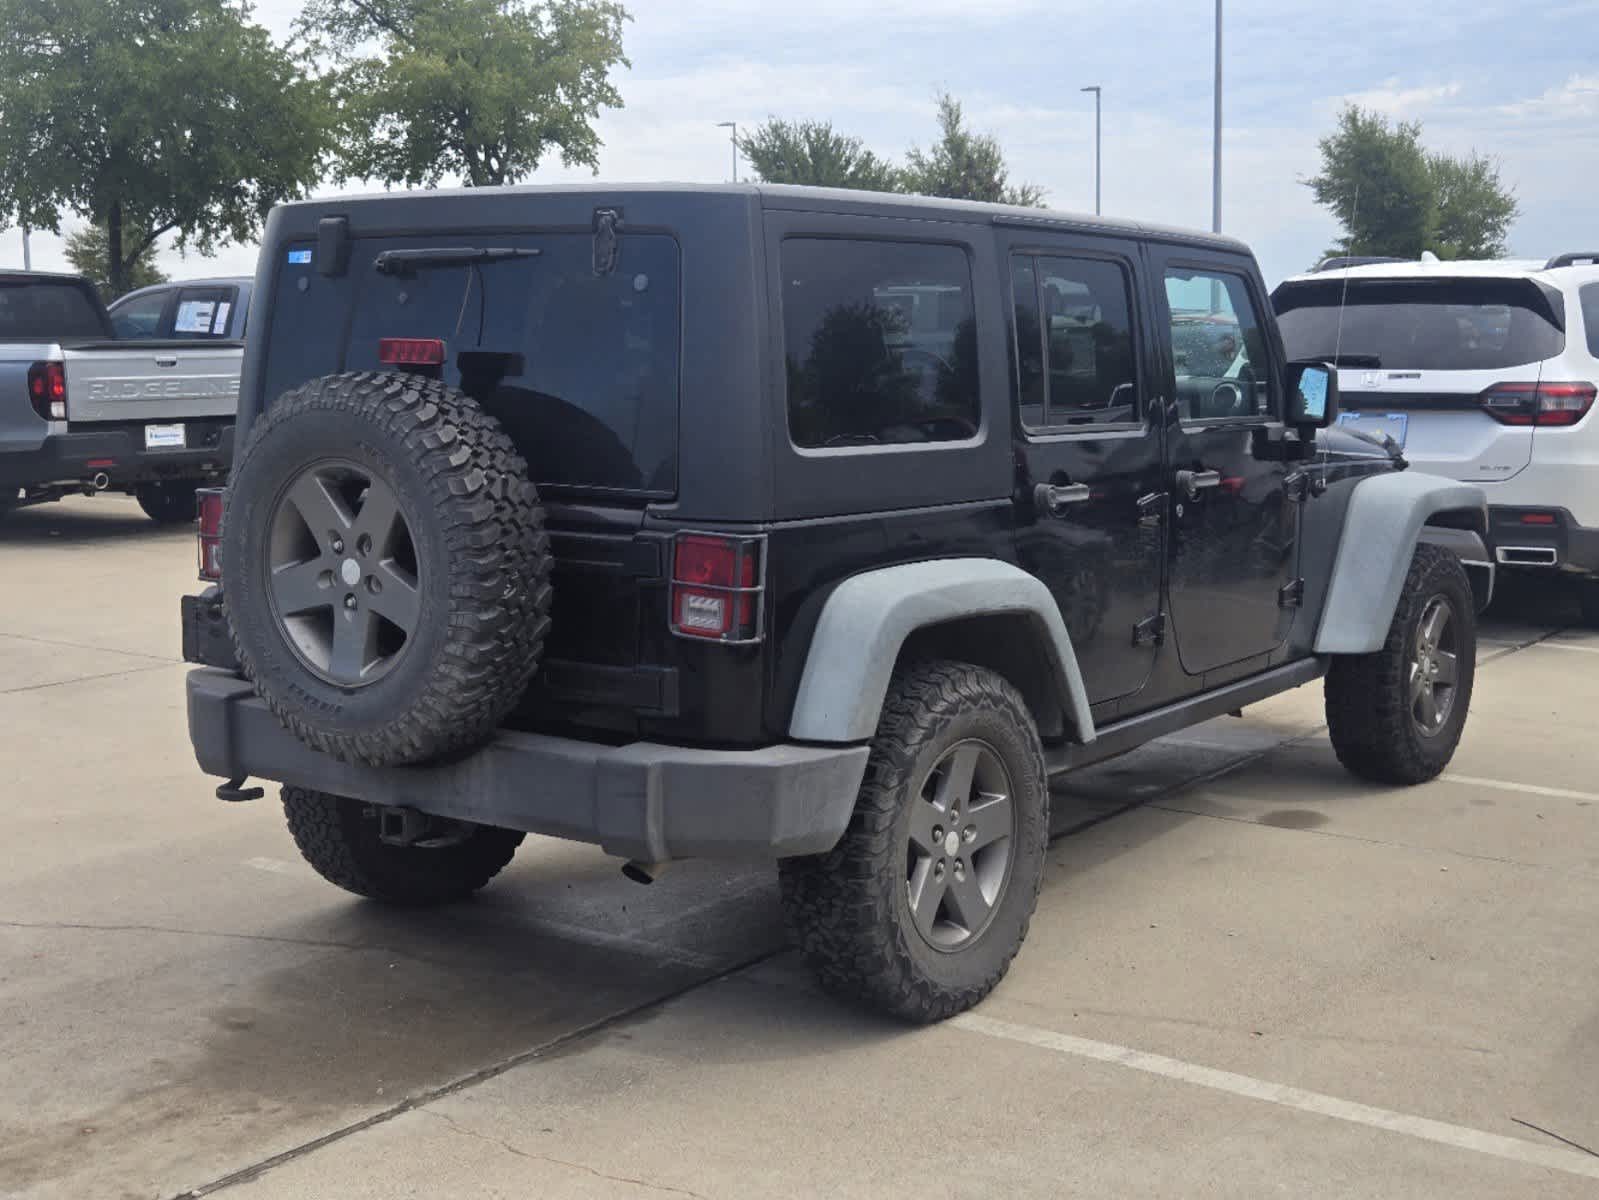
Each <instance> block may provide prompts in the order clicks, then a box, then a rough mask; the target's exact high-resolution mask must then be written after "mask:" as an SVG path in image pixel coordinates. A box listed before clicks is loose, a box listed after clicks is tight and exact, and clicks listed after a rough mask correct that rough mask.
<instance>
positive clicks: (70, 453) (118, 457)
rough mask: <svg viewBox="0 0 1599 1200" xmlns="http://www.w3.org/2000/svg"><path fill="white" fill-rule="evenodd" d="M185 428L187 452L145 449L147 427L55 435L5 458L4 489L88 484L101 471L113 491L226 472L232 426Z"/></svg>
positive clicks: (1, 461)
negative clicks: (132, 485) (138, 484)
mask: <svg viewBox="0 0 1599 1200" xmlns="http://www.w3.org/2000/svg"><path fill="white" fill-rule="evenodd" d="M173 424H178V422H173ZM185 424H186V426H187V428H188V430H189V432H188V441H189V443H190V446H189V447H188V448H185V449H182V450H146V449H145V447H144V426H143V425H142V424H140V425H137V426H127V425H115V426H110V427H108V428H105V429H89V430H84V431H79V430H71V431H69V432H67V433H58V434H53V435H51V436H50V437H47V438H45V439H44V442H43V444H41V445H40V446H39V447H38V448H37V449H35V450H24V451H20V452H12V453H8V454H0V489H15V488H31V487H40V486H43V485H46V484H76V483H83V482H87V481H88V480H91V479H93V478H94V477H95V476H96V475H98V474H100V473H102V472H104V474H105V475H106V476H107V478H109V479H110V481H111V486H112V487H122V486H126V485H130V484H136V483H146V482H149V481H151V480H156V479H200V478H209V477H213V476H220V475H223V474H226V472H227V470H228V467H229V465H230V464H231V463H232V461H233V422H232V421H226V422H222V421H208V422H206V421H190V422H186V423H185Z"/></svg>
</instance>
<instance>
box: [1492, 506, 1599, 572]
mask: <svg viewBox="0 0 1599 1200" xmlns="http://www.w3.org/2000/svg"><path fill="white" fill-rule="evenodd" d="M1527 516H1538V517H1549V518H1552V523H1550V524H1536V525H1529V524H1527V522H1526V521H1525V519H1524V518H1525V517H1527ZM1488 530H1489V536H1490V538H1491V539H1492V541H1493V545H1494V558H1495V560H1496V561H1497V562H1498V564H1499V565H1500V566H1501V567H1506V568H1509V569H1512V570H1521V569H1528V570H1541V571H1561V572H1565V573H1567V574H1573V575H1599V529H1596V528H1590V527H1587V526H1584V525H1580V524H1578V522H1577V520H1576V519H1575V518H1574V517H1573V516H1572V515H1571V513H1570V512H1569V511H1568V510H1567V509H1564V508H1544V507H1538V508H1524V507H1519V506H1518V507H1511V506H1509V505H1494V506H1490V507H1489V509H1488Z"/></svg>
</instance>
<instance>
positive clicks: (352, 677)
mask: <svg viewBox="0 0 1599 1200" xmlns="http://www.w3.org/2000/svg"><path fill="white" fill-rule="evenodd" d="M265 554H266V571H267V581H268V583H267V595H268V598H269V599H270V601H271V605H272V614H273V616H274V617H275V618H276V619H277V622H278V626H279V628H280V629H281V630H282V631H283V635H284V637H285V639H286V640H287V641H288V643H289V645H290V646H291V647H293V648H294V652H295V654H296V655H297V656H298V657H299V658H300V660H301V662H303V663H304V664H305V665H306V667H307V668H309V669H310V670H311V671H312V672H313V673H314V674H316V675H317V676H319V677H320V678H322V679H324V680H327V681H328V682H329V683H334V684H338V685H339V686H341V687H362V686H365V685H366V684H369V683H372V682H374V681H376V680H377V679H380V678H382V677H383V676H384V675H385V674H387V673H388V672H389V670H391V669H392V668H393V666H394V664H395V663H396V662H398V661H399V659H400V657H401V655H403V654H404V653H405V650H406V648H407V647H408V646H409V645H410V643H411V639H412V637H413V635H414V634H415V632H416V629H417V624H418V621H419V619H420V616H421V601H422V589H421V581H420V579H419V578H418V574H417V564H416V547H415V544H414V543H413V541H412V538H411V527H410V525H409V523H408V522H407V521H406V519H405V514H404V512H403V511H402V510H401V508H400V503H399V498H398V497H397V496H396V495H395V492H394V489H393V488H391V487H390V486H389V485H388V484H387V483H385V482H384V481H383V480H381V479H379V478H377V477H376V476H375V475H373V474H372V472H371V471H369V470H367V469H366V468H364V467H360V466H358V465H356V464H355V463H352V462H348V461H345V460H342V459H337V460H323V461H321V462H318V463H314V464H312V465H311V466H309V467H307V468H306V469H305V470H303V471H301V472H300V474H299V475H297V476H295V477H294V479H293V480H291V481H290V483H289V485H288V486H287V487H286V488H284V489H283V490H282V491H281V492H280V493H279V494H278V497H277V499H276V501H275V502H274V503H273V507H272V511H271V514H270V516H269V518H268V524H267V537H266V546H265Z"/></svg>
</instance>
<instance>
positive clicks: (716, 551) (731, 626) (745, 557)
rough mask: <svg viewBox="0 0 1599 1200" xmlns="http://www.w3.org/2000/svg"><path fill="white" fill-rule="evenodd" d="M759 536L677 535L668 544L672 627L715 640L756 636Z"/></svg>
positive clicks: (684, 633) (687, 634)
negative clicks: (670, 557) (670, 543)
mask: <svg viewBox="0 0 1599 1200" xmlns="http://www.w3.org/2000/svg"><path fill="white" fill-rule="evenodd" d="M764 545H765V539H763V538H724V537H713V536H710V535H708V534H699V533H685V534H679V535H678V537H677V541H676V543H675V544H674V546H673V549H672V598H671V599H672V613H671V618H670V624H671V629H672V632H673V633H675V634H678V635H680V636H682V637H694V638H708V639H711V640H714V641H719V642H752V641H757V640H759V638H760V611H759V610H760V605H759V603H758V601H759V598H760V594H761V588H760V585H759V583H758V582H757V581H758V580H759V579H760V567H761V552H762V549H763V547H764Z"/></svg>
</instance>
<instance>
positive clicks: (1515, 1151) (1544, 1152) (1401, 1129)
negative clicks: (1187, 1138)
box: [949, 1013, 1599, 1179]
mask: <svg viewBox="0 0 1599 1200" xmlns="http://www.w3.org/2000/svg"><path fill="white" fill-rule="evenodd" d="M949 1024H951V1025H953V1026H955V1027H956V1028H957V1029H963V1030H965V1031H966V1032H968V1033H977V1034H982V1035H983V1036H984V1037H991V1038H1000V1039H1002V1040H1004V1041H1007V1042H1018V1043H1020V1044H1021V1045H1024V1046H1034V1047H1036V1048H1038V1049H1040V1050H1049V1051H1052V1052H1054V1053H1056V1054H1065V1055H1070V1056H1072V1057H1074V1058H1087V1059H1092V1060H1094V1061H1095V1062H1104V1063H1110V1064H1112V1065H1114V1066H1118V1067H1127V1068H1128V1069H1130V1070H1133V1071H1142V1072H1143V1073H1144V1074H1146V1075H1159V1076H1162V1077H1163V1078H1166V1079H1176V1080H1178V1081H1180V1082H1182V1083H1190V1084H1193V1085H1195V1086H1197V1087H1205V1088H1210V1089H1211V1090H1213V1091H1218V1092H1227V1093H1229V1094H1231V1095H1234V1096H1242V1097H1244V1098H1246V1099H1249V1100H1263V1101H1265V1102H1266V1103H1268V1104H1276V1105H1279V1106H1281V1107H1283V1108H1291V1109H1296V1110H1298V1111H1299V1112H1307V1113H1314V1114H1316V1115H1317V1116H1322V1117H1331V1118H1333V1119H1334V1120H1337V1121H1347V1122H1349V1123H1350V1124H1353V1125H1366V1126H1370V1127H1371V1128H1373V1129H1385V1130H1387V1131H1388V1132H1390V1133H1398V1134H1403V1135H1405V1136H1406V1137H1412V1138H1416V1139H1418V1140H1420V1141H1424V1142H1436V1143H1438V1144H1439V1145H1443V1146H1453V1147H1455V1148H1457V1149H1460V1150H1471V1151H1474V1152H1476V1153H1478V1154H1486V1155H1489V1156H1491V1157H1493V1158H1501V1159H1505V1160H1506V1161H1508V1162H1515V1163H1524V1164H1526V1165H1527V1166H1534V1167H1546V1168H1548V1169H1549V1170H1551V1171H1562V1172H1564V1173H1565V1174H1567V1175H1580V1176H1582V1177H1584V1178H1586V1179H1599V1157H1595V1156H1593V1155H1589V1154H1581V1153H1578V1152H1577V1151H1575V1150H1562V1149H1559V1148H1557V1147H1554V1146H1541V1145H1539V1144H1538V1143H1536V1142H1528V1141H1523V1140H1522V1139H1521V1138H1513V1137H1505V1136H1503V1135H1502V1134H1497V1133H1488V1132H1486V1131H1485V1130H1481V1129H1472V1128H1469V1127H1468V1126H1465V1125H1451V1124H1449V1123H1448V1122H1445V1121H1434V1120H1432V1119H1430V1118H1428V1117H1417V1116H1413V1115H1411V1114H1410V1113H1401V1112H1394V1111H1393V1110H1391V1109H1387V1108H1375V1107H1373V1106H1372V1105H1370V1104H1360V1103H1357V1102H1355V1101H1353V1100H1342V1099H1340V1098H1338V1097H1337V1096H1326V1095H1323V1094H1322V1093H1320V1092H1307V1091H1305V1090H1304V1089H1303V1088H1296V1087H1289V1086H1287V1085H1286V1084H1281V1083H1271V1082H1269V1081H1267V1080H1264V1079H1255V1078H1253V1077H1252V1076H1249V1075H1236V1074H1234V1073H1233V1072H1231V1071H1218V1070H1216V1069H1215V1068H1213V1067H1202V1066H1200V1065H1199V1064H1197V1063H1190V1062H1183V1061H1182V1060H1181V1059H1176V1058H1166V1057H1164V1056H1162V1055H1159V1054H1146V1053H1144V1052H1143V1051H1142V1050H1134V1049H1132V1048H1131V1047H1128V1046H1117V1045H1114V1044H1112V1043H1110V1042H1095V1041H1090V1040H1089V1039H1088V1038H1080V1037H1073V1036H1072V1035H1071V1034H1067V1033H1056V1032H1055V1031H1053V1030H1050V1029H1038V1028H1035V1027H1033V1026H1031V1025H1015V1024H1012V1023H1011V1022H1009V1021H996V1020H994V1019H993V1018H992V1017H984V1016H979V1015H978V1014H977V1013H966V1014H964V1015H962V1016H959V1017H954V1018H952V1019H951V1020H950V1021H949Z"/></svg>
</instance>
